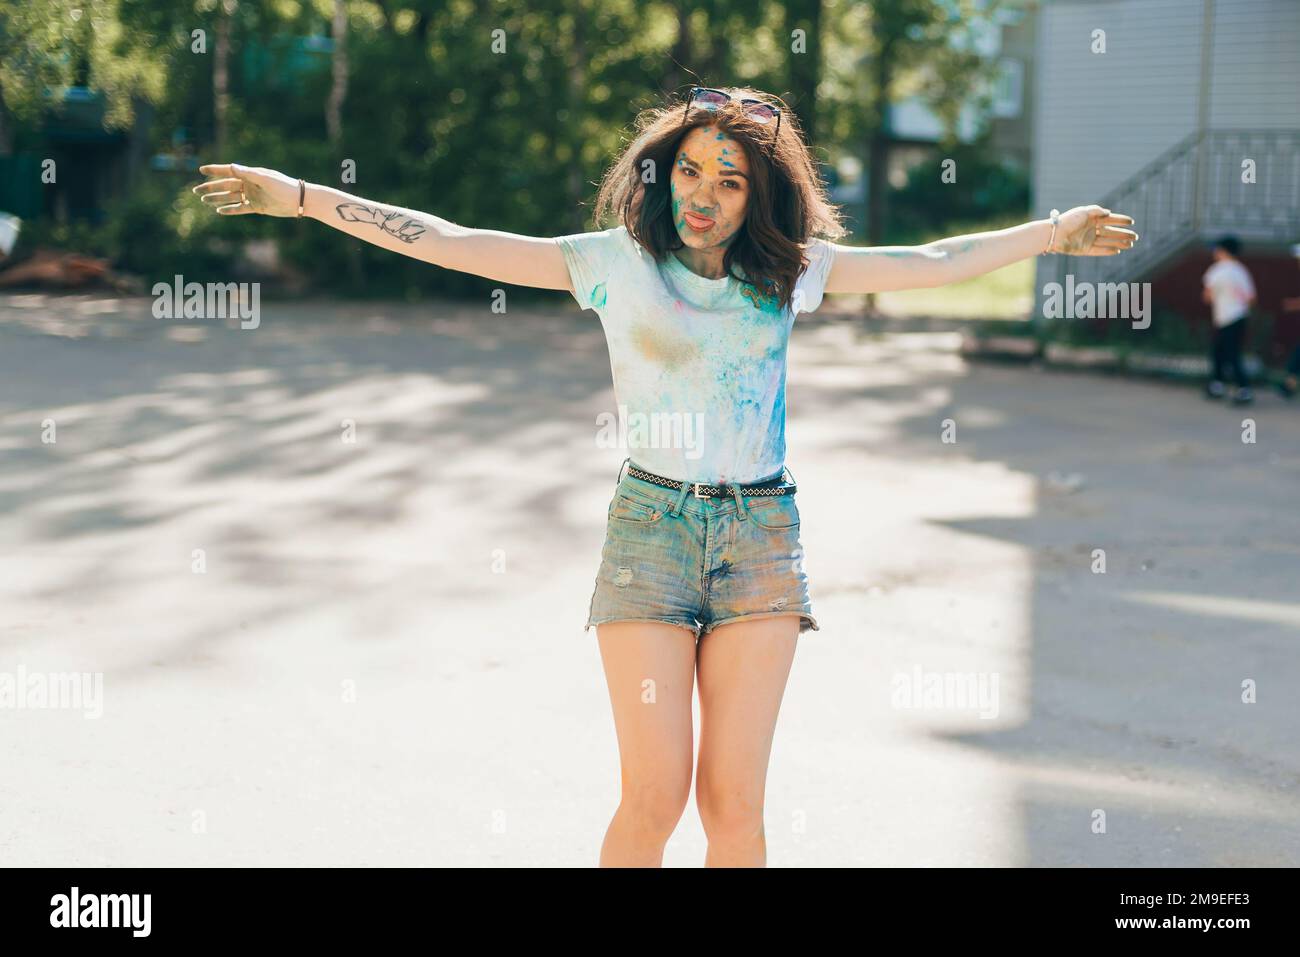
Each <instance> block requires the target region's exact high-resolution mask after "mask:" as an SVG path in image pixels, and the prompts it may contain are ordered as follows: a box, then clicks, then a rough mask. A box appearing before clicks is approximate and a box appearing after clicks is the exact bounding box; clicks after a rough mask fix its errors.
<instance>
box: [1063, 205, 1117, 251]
mask: <svg viewBox="0 0 1300 957" xmlns="http://www.w3.org/2000/svg"><path fill="white" fill-rule="evenodd" d="M1132 225H1133V217H1132V216H1125V215H1124V214H1123V213H1112V212H1111V211H1110V210H1109V209H1104V208H1102V207H1101V206H1076V207H1074V209H1071V210H1067V211H1066V212H1064V213H1062V214H1061V219H1060V221H1059V222H1058V223H1057V226H1056V238H1055V239H1054V240H1053V241H1052V248H1051V249H1049V250H1048V252H1052V253H1064V254H1065V255H1067V256H1114V255H1116V254H1117V253H1120V252H1123V251H1124V250H1125V249H1132V248H1133V244H1134V243H1135V242H1137V240H1138V234H1137V233H1135V232H1134V231H1133V230H1131V229H1124V228H1123V227H1125V226H1132Z"/></svg>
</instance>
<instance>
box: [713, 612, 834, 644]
mask: <svg viewBox="0 0 1300 957" xmlns="http://www.w3.org/2000/svg"><path fill="white" fill-rule="evenodd" d="M786 615H798V616H799V634H801V635H802V634H803V633H804V632H805V631H821V626H820V625H818V624H817V619H816V618H814V617H813V616H812V615H810V614H808V613H807V612H806V611H756V612H752V613H751V614H748V615H733V616H732V617H730V618H723V619H722V620H721V621H712V622H709V624H707V625H705V626H704V631H702V632H701V633H700V637H701V638H703V637H704V636H705V635H707V634H708V633H709V632H711V631H712V630H713V629H714V628H721V627H722V626H723V625H730V624H731V623H733V622H737V621H750V620H752V619H754V618H782V617H784V616H786Z"/></svg>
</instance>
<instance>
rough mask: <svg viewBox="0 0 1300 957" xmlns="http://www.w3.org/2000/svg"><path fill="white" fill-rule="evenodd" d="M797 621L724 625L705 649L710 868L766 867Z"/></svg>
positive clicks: (704, 802)
mask: <svg viewBox="0 0 1300 957" xmlns="http://www.w3.org/2000/svg"><path fill="white" fill-rule="evenodd" d="M798 640H799V616H798V615H779V616H776V617H772V618H751V619H749V620H748V621H738V622H735V623H733V624H730V625H721V626H719V627H718V628H716V629H714V630H713V631H712V632H710V633H709V634H708V635H705V636H704V637H703V638H702V639H701V640H700V644H699V652H698V655H697V658H698V670H699V682H700V762H699V768H698V769H697V771H696V776H695V801H696V803H697V804H698V805H699V809H700V821H701V822H702V823H703V824H704V833H705V834H706V835H707V836H708V839H709V850H708V854H707V856H706V857H705V859H704V866H705V867H764V866H766V864H767V843H766V840H765V838H764V834H763V795H764V791H765V790H766V787H767V763H768V758H769V757H770V756H771V753H772V736H773V733H774V732H775V731H776V717H777V713H778V712H779V711H780V709H781V697H782V696H783V695H784V694H785V682H786V678H787V677H789V675H790V665H791V663H792V662H793V661H794V649H795V645H796V644H797V643H798Z"/></svg>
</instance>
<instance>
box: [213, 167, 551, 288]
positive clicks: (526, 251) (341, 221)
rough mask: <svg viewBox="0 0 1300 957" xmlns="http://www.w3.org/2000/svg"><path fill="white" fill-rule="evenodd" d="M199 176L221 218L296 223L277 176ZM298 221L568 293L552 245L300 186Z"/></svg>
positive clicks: (227, 171)
mask: <svg viewBox="0 0 1300 957" xmlns="http://www.w3.org/2000/svg"><path fill="white" fill-rule="evenodd" d="M199 172H200V173H203V174H204V175H205V176H212V177H215V179H210V180H208V181H207V182H205V183H200V184H199V185H198V186H195V187H194V192H196V193H198V194H199V195H200V196H201V197H202V199H203V202H204V203H205V204H206V205H208V206H211V207H213V208H215V209H216V211H217V212H218V213H220V214H221V215H224V216H242V215H247V214H249V213H261V214H262V215H264V216H297V215H298V181H297V180H296V179H292V178H290V177H288V176H285V175H284V174H283V173H277V172H276V171H275V170H270V169H262V168H260V167H251V166H240V165H239V164H237V163H222V164H209V165H204V166H200V167H199ZM245 199H246V200H247V202H244V201H243V200H245ZM303 216H304V217H310V218H311V219H316V220H319V221H320V222H322V223H325V224H326V225H327V226H332V227H334V228H335V229H337V230H339V231H340V232H344V233H347V234H348V235H349V236H355V237H357V238H358V239H364V240H365V241H366V242H368V243H373V244H374V245H376V246H381V247H383V248H384V249H388V250H391V251H392V252H395V253H401V254H402V255H404V256H411V257H413V258H415V259H420V260H423V261H424V262H427V263H432V264H433V265H435V266H442V267H443V268H444V269H455V270H456V271H458V272H467V273H472V274H473V275H475V276H483V277H484V278H486V279H494V280H496V281H498V282H506V283H510V284H511V285H515V286H535V287H537V288H540V289H568V288H569V271H568V268H567V266H566V265H565V263H564V254H563V252H561V250H560V247H559V246H558V245H557V244H556V242H555V240H553V239H546V238H541V237H536V236H520V235H516V234H515V233H504V232H499V231H497V230H494V229H471V228H470V227H468V226H458V225H456V224H455V223H452V222H448V221H447V220H445V219H441V218H439V217H437V216H434V215H433V214H431V213H422V212H419V211H418V210H414V209H405V208H403V207H401V206H390V205H388V204H387V203H379V202H375V201H373V200H368V199H362V198H361V197H360V196H353V195H351V194H350V193H345V192H343V191H342V190H337V189H333V188H331V187H329V186H320V185H317V184H315V183H307V184H306V191H305V197H304V201H303Z"/></svg>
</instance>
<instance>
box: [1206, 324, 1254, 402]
mask: <svg viewBox="0 0 1300 957" xmlns="http://www.w3.org/2000/svg"><path fill="white" fill-rule="evenodd" d="M1245 339H1246V317H1245V316H1242V317H1241V318H1240V319H1237V320H1234V321H1233V322H1230V323H1228V324H1227V325H1226V326H1220V327H1219V328H1217V329H1215V330H1214V340H1213V345H1212V348H1211V351H1210V378H1211V379H1212V380H1213V381H1215V382H1227V381H1228V380H1229V379H1231V380H1233V381H1235V382H1236V384H1237V388H1239V389H1249V388H1250V380H1249V379H1247V378H1246V366H1245V364H1244V363H1243V362H1242V361H1241V348H1242V345H1243V344H1244V342H1245Z"/></svg>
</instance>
